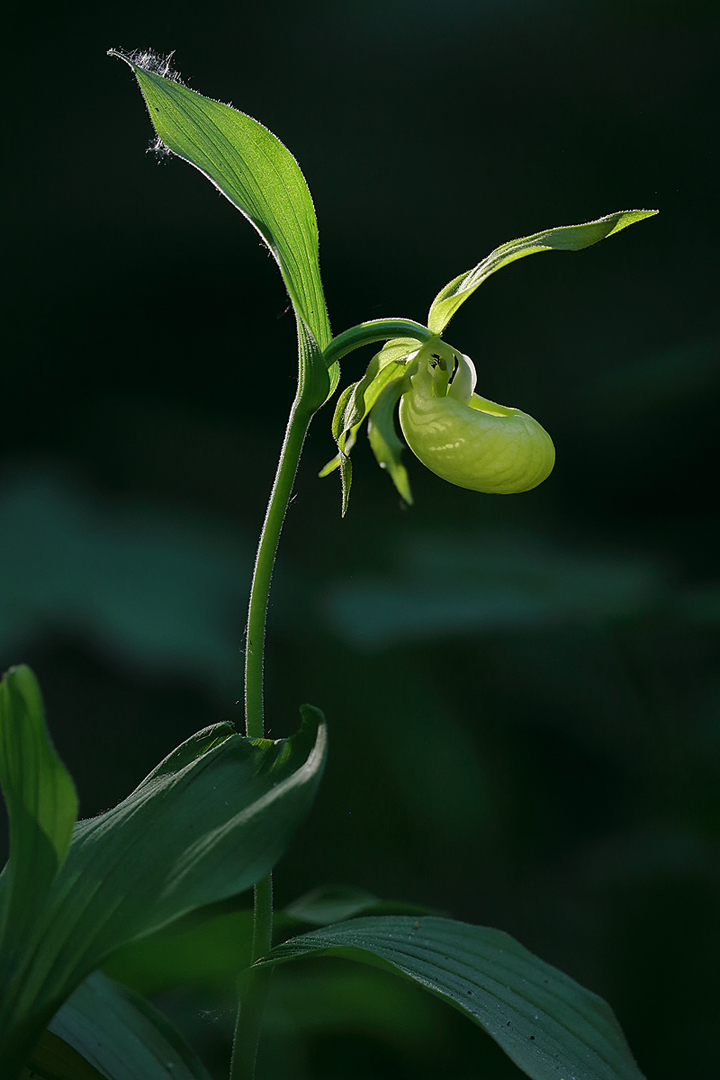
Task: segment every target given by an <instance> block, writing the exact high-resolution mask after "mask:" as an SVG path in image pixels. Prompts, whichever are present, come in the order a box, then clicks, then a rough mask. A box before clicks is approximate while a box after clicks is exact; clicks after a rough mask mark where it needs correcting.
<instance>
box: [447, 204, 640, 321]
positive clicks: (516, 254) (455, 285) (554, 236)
mask: <svg viewBox="0 0 720 1080" xmlns="http://www.w3.org/2000/svg"><path fill="white" fill-rule="evenodd" d="M657 213H658V211H657V210H620V211H618V212H617V213H615V214H608V215H607V217H603V218H598V220H597V221H587V222H585V223H584V224H583V225H563V226H560V227H559V228H557V229H548V230H546V231H545V232H539V233H533V235H532V236H522V237H521V238H520V239H519V240H510V241H509V242H508V243H507V244H502V245H501V247H499V248H496V249H495V251H493V252H491V254H490V255H488V257H487V258H486V259H483V260H482V262H479V263H478V264H477V266H475V267H473V269H472V270H468V271H467V273H465V274H460V275H459V276H458V277H456V278H454V279H453V280H452V281H451V282H449V283H448V284H447V285H446V286H445V288H444V289H441V290H440V292H439V293H438V294H437V296H436V297H435V299H434V300H433V302H432V305H431V307H430V314H429V316H428V328H429V329H430V330H432V332H433V333H434V334H441V333H442V332H443V330H444V329H445V327H446V326H447V324H448V323H449V322H450V319H451V318H452V317H453V315H454V314H455V312H456V311H457V309H458V308H459V307H460V305H461V304H462V303H464V302H465V300H467V298H468V296H471V295H472V294H473V293H474V292H475V290H476V289H477V287H478V286H479V285H482V283H483V281H486V280H487V278H489V277H490V275H491V274H494V273H495V271H496V270H499V269H500V268H501V267H502V266H507V265H508V264H509V263H511V262H515V260H516V259H524V258H525V256H526V255H534V254H535V253H536V252H538V251H579V250H580V249H581V248H586V247H590V246H591V245H592V244H597V243H598V242H599V241H600V240H605V239H606V237H608V236H612V235H613V234H614V233H617V232H620V230H621V229H626V228H627V227H628V225H633V224H634V223H635V222H636V221H642V220H643V219H644V218H647V217H652V216H653V215H654V214H657Z"/></svg>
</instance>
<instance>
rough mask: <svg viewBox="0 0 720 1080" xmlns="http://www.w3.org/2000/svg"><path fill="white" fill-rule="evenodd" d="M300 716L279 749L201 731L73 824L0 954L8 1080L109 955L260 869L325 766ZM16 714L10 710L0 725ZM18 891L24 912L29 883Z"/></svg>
mask: <svg viewBox="0 0 720 1080" xmlns="http://www.w3.org/2000/svg"><path fill="white" fill-rule="evenodd" d="M26 677H27V678H32V676H31V675H30V673H29V672H28V673H27V676H26ZM14 679H15V676H14V675H10V676H8V682H10V683H12V682H13V681H14ZM36 692H37V691H36ZM301 711H302V715H303V724H302V728H301V730H300V732H299V733H298V734H297V735H296V736H293V737H292V738H291V739H283V740H279V741H278V742H271V741H270V740H266V739H263V740H250V739H246V738H243V737H241V736H240V735H235V734H233V729H232V726H231V725H230V724H218V725H216V726H214V727H212V728H207V729H206V730H205V731H201V732H199V733H198V734H197V735H195V736H193V738H191V739H189V740H188V741H187V742H185V743H183V744H182V745H181V746H179V747H178V748H177V749H176V750H174V751H173V752H172V753H171V754H170V755H169V756H168V757H167V758H166V759H165V761H163V762H162V763H161V764H160V765H158V767H157V768H156V769H154V770H153V772H152V773H151V774H150V775H149V776H148V777H147V779H146V780H144V781H143V783H142V784H141V785H140V786H139V787H138V788H137V789H136V790H135V791H134V792H133V793H132V795H130V796H129V797H128V798H127V799H125V800H124V801H123V802H122V803H120V804H119V805H118V806H116V807H115V808H114V809H112V810H109V811H107V812H106V813H104V814H101V815H100V816H99V817H96V818H92V819H89V820H87V821H81V822H79V823H78V824H77V825H76V827H75V832H74V835H73V840H72V843H71V845H70V848H69V851H68V854H67V858H66V859H65V862H64V864H63V865H62V867H61V868H60V870H59V871H58V873H57V875H56V876H55V879H54V881H53V882H52V884H51V886H50V888H49V890H47V891H46V893H45V902H44V904H43V905H42V909H41V910H40V911H39V913H38V915H37V917H36V918H35V919H34V921H33V922H32V924H29V923H28V924H27V925H21V927H20V929H21V931H22V932H21V933H18V934H16V935H14V937H13V948H12V950H10V949H7V950H3V952H2V954H1V955H0V984H1V985H2V988H3V995H2V1002H1V1003H0V1061H2V1062H3V1064H5V1065H6V1067H7V1070H8V1077H9V1078H10V1077H13V1076H14V1075H15V1074H16V1073H17V1071H19V1069H20V1067H21V1065H22V1064H23V1063H24V1060H25V1058H26V1056H27V1054H28V1053H29V1051H30V1049H31V1048H32V1046H33V1044H34V1042H35V1041H36V1040H37V1039H38V1038H39V1036H40V1034H41V1033H42V1031H43V1029H44V1028H45V1027H46V1025H47V1023H48V1022H49V1020H50V1018H51V1017H52V1015H53V1014H54V1013H55V1012H56V1011H57V1009H58V1008H59V1006H60V1005H61V1004H62V1002H63V1001H64V1000H65V999H66V998H67V997H68V996H69V994H71V993H72V992H73V990H74V989H75V988H76V987H77V986H78V985H79V984H80V983H81V982H82V980H83V979H84V978H85V977H86V976H87V975H89V974H90V973H91V972H92V971H93V970H94V969H95V968H97V967H99V966H100V964H101V963H102V961H103V960H104V958H105V957H106V956H108V955H109V954H110V953H111V952H112V951H114V950H115V949H117V948H119V947H120V946H122V945H124V944H126V943H128V942H131V941H134V940H137V939H138V938H141V937H143V936H145V935H146V934H150V933H152V932H153V931H155V930H157V929H159V928H160V927H162V926H163V925H166V924H168V923H170V922H172V921H173V920H174V919H177V918H179V917H180V916H181V915H183V914H185V913H187V912H189V911H192V910H194V909H195V908H198V907H202V906H204V905H207V904H210V903H214V902H216V901H218V900H222V899H224V898H226V897H229V896H233V895H235V894H237V893H239V892H242V891H243V890H244V889H247V888H249V886H251V885H252V884H254V882H256V881H257V880H258V879H259V878H261V877H263V876H264V875H265V874H267V873H268V872H269V871H270V869H271V868H272V866H273V865H274V863H275V862H276V861H277V859H278V858H279V856H280V855H281V854H282V851H283V849H284V847H285V844H286V842H287V840H288V838H289V836H290V834H291V832H292V831H293V829H294V828H295V826H296V825H297V824H298V822H299V821H300V819H301V818H302V817H303V815H304V814H305V812H306V811H307V809H308V807H309V805H310V802H311V800H312V798H313V795H314V793H315V789H316V787H317V783H318V780H319V778H320V773H321V770H322V765H323V761H324V754H325V744H326V738H325V727H324V723H323V721H322V715H321V714H320V713H319V711H318V710H316V709H313V708H312V706H304V707H303V709H302V710H301ZM22 716H23V714H22V713H21V712H19V711H16V710H15V709H13V710H12V711H11V712H10V714H9V720H8V722H9V723H10V724H20V723H21V722H22ZM11 862H12V856H11ZM11 872H12V871H11ZM27 890H28V891H27V895H26V899H27V903H28V904H31V903H33V902H34V900H33V892H32V891H31V883H30V882H28V885H27ZM13 1069H14V1072H13Z"/></svg>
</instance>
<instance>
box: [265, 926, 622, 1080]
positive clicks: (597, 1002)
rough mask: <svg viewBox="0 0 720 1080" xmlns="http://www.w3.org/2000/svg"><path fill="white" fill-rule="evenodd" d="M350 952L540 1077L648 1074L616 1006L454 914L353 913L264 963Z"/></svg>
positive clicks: (597, 1078) (595, 1079)
mask: <svg viewBox="0 0 720 1080" xmlns="http://www.w3.org/2000/svg"><path fill="white" fill-rule="evenodd" d="M312 955H318V956H319V955H324V956H340V957H344V958H346V959H349V960H358V961H361V962H363V963H367V964H372V965H374V966H377V967H380V968H383V969H385V970H387V971H391V972H394V973H395V974H397V975H401V976H404V977H405V978H407V979H410V980H412V981H413V982H414V983H417V984H418V985H420V986H422V987H424V988H425V989H426V990H429V991H430V992H431V993H432V994H435V995H436V996H437V997H440V998H442V999H444V1000H445V1001H447V1002H448V1003H449V1004H451V1005H453V1006H454V1007H455V1008H456V1009H458V1010H459V1011H460V1012H462V1013H464V1015H465V1016H467V1017H468V1018H469V1019H471V1020H473V1021H474V1022H475V1023H476V1024H478V1025H479V1026H480V1027H482V1028H483V1029H484V1030H485V1031H486V1032H487V1033H488V1034H489V1035H490V1036H491V1037H492V1038H493V1039H494V1040H495V1041H496V1042H497V1043H498V1044H499V1045H500V1046H501V1047H502V1049H503V1050H504V1051H505V1053H506V1054H507V1055H508V1057H510V1058H511V1059H512V1060H513V1061H514V1062H515V1064H516V1065H517V1066H518V1067H519V1068H520V1069H522V1070H523V1072H525V1073H526V1074H527V1075H528V1076H530V1077H532V1078H533V1080H558V1077H567V1078H568V1080H570V1077H573V1078H574V1080H641V1078H642V1074H641V1073H640V1071H639V1069H638V1067H637V1065H636V1064H635V1061H634V1059H633V1056H632V1054H631V1052H630V1049H629V1047H628V1045H627V1043H626V1041H625V1037H624V1035H623V1033H622V1031H621V1029H620V1026H619V1024H618V1022H617V1020H616V1018H615V1015H614V1013H613V1012H612V1010H611V1009H610V1007H609V1006H608V1005H607V1004H606V1003H605V1002H604V1001H603V1000H602V998H599V997H598V996H597V995H596V994H593V993H591V992H590V991H589V990H585V989H584V988H583V987H582V986H580V985H579V984H578V983H576V982H575V981H574V980H573V979H571V978H570V977H569V976H568V975H565V974H563V972H561V971H558V970H557V968H553V967H551V966H550V965H549V964H546V963H544V961H542V960H540V959H538V957H536V956H533V954H532V953H531V952H528V950H527V949H525V948H523V946H522V945H520V944H519V943H518V942H517V941H515V940H514V939H513V938H511V937H510V936H509V935H508V934H505V933H503V932H502V931H500V930H493V929H490V928H489V927H484V926H469V925H468V924H467V923H460V922H454V921H453V920H451V919H438V918H434V917H432V916H428V917H423V916H420V917H418V918H417V919H413V918H412V917H404V916H386V917H377V918H372V917H371V918H361V919H352V920H350V921H349V922H342V923H339V924H337V925H335V926H328V927H325V928H324V929H322V930H313V931H311V932H310V933H308V934H303V935H302V936H301V937H296V938H291V939H290V940H289V941H286V942H284V943H283V944H282V945H278V946H277V948H275V949H273V950H272V952H271V953H270V954H269V955H268V957H267V958H266V959H265V960H263V961H261V963H263V964H273V963H281V962H284V961H286V960H294V959H299V958H302V957H308V956H312Z"/></svg>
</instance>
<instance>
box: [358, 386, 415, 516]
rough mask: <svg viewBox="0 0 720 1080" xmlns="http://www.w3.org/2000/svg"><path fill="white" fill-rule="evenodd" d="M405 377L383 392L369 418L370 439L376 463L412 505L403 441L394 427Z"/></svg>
mask: <svg viewBox="0 0 720 1080" xmlns="http://www.w3.org/2000/svg"><path fill="white" fill-rule="evenodd" d="M403 383H404V379H403V378H400V379H395V381H394V382H391V383H389V385H388V386H386V387H385V389H384V390H383V391H382V392H381V394H380V396H379V397H378V399H377V401H376V402H375V405H374V406H373V409H372V412H371V413H370V419H369V420H368V439H369V440H370V445H371V447H372V450H373V453H374V455H375V457H376V459H377V463H378V465H379V466H380V468H381V469H387V470H388V472H389V473H390V477H391V479H392V482H393V483H394V485H395V487H396V488H397V489H398V491H399V492H400V494H401V495H402V497H403V499H404V500H405V502H406V503H409V504H411V505H412V501H413V499H412V492H411V491H410V481H409V480H408V475H407V472H406V470H405V466H404V465H403V464H402V463H401V461H400V454H401V453H402V451H403V444H402V443H401V441H400V439H399V438H398V436H397V432H396V430H395V406H396V404H397V402H398V398H399V397H400V395H401V393H402V388H403Z"/></svg>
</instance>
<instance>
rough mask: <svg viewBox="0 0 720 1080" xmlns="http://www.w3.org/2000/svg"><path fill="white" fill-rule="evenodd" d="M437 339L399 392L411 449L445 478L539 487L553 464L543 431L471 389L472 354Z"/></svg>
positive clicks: (507, 487) (509, 488) (503, 488)
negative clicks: (403, 389) (464, 352)
mask: <svg viewBox="0 0 720 1080" xmlns="http://www.w3.org/2000/svg"><path fill="white" fill-rule="evenodd" d="M439 344H440V346H441V347H440V348H438V342H437V339H436V341H435V343H434V347H433V346H431V348H433V351H432V352H430V351H429V350H428V347H427V346H426V347H425V348H423V349H421V350H420V351H419V353H418V356H417V370H416V372H415V374H413V375H412V376H411V377H410V388H409V389H408V390H406V391H405V392H404V393H403V395H402V397H401V399H400V426H401V428H402V432H403V435H404V436H405V439H406V441H407V444H408V446H409V447H410V449H411V450H412V452H413V453H414V454H415V456H416V457H417V458H419V460H420V461H422V463H423V465H425V466H427V468H428V469H430V470H431V472H434V473H436V474H437V475H438V476H440V477H442V479H443V480H447V481H449V483H451V484H456V485H457V486H458V487H464V488H469V489H470V490H472V491H484V492H487V493H490V494H497V495H508V494H511V493H514V492H520V491H529V490H530V489H531V488H534V487H537V486H538V484H541V483H542V482H543V480H546V479H547V477H548V476H549V475H550V473H551V472H552V469H553V465H554V464H555V447H554V446H553V442H552V439H551V438H550V436H549V435H548V433H547V431H545V429H544V428H543V427H541V426H540V424H538V422H537V420H534V419H533V418H532V416H528V415H527V413H524V412H521V411H520V409H512V408H507V407H506V406H505V405H498V404H497V403H496V402H494V401H488V400H487V398H483V397H480V396H479V395H478V394H475V393H474V392H473V391H474V389H475V383H476V381H477V375H476V373H475V366H474V364H473V362H472V360H470V358H469V357H467V356H464V355H463V354H462V353H457V352H454V351H452V350H451V349H449V348H448V346H446V345H444V343H439ZM413 366H414V365H413Z"/></svg>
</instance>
